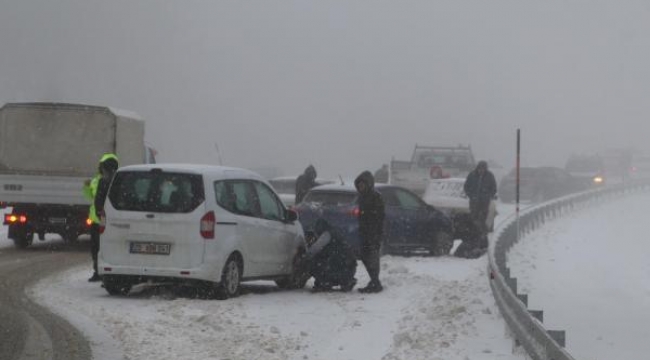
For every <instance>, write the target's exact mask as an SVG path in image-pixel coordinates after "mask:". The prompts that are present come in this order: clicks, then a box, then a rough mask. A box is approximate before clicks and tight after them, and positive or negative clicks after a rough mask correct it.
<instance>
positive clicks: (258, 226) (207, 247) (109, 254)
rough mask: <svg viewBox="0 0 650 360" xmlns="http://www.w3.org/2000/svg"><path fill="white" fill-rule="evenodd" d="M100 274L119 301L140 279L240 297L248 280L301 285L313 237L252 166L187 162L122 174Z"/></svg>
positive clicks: (114, 190)
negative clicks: (308, 242)
mask: <svg viewBox="0 0 650 360" xmlns="http://www.w3.org/2000/svg"><path fill="white" fill-rule="evenodd" d="M105 216H106V217H105V228H104V232H103V234H102V236H101V246H100V252H99V263H98V268H99V274H100V275H102V281H103V284H104V288H105V289H106V291H108V293H109V294H111V295H118V294H127V293H128V292H129V291H130V289H131V287H132V286H133V285H135V284H138V283H142V282H154V283H168V282H171V283H181V284H182V285H191V286H198V287H201V288H202V290H206V292H207V293H208V294H210V295H214V297H217V298H228V297H234V296H237V295H238V293H239V289H240V282H241V281H245V280H259V279H268V280H275V282H276V283H277V284H278V286H280V287H282V288H300V287H303V286H304V285H305V282H306V281H307V278H308V276H307V275H306V274H305V272H304V271H303V266H301V264H302V261H301V260H302V258H303V256H304V252H305V247H306V245H305V239H304V235H303V230H302V227H301V225H300V222H298V221H297V214H296V213H295V212H294V211H292V210H287V209H286V208H285V207H284V205H283V204H282V202H281V201H280V199H279V197H278V195H277V194H276V193H275V192H274V191H273V189H272V187H271V186H270V185H269V184H268V183H267V182H266V181H265V180H264V179H263V178H262V177H260V176H259V175H257V174H255V173H253V172H251V171H248V170H244V169H238V168H230V167H222V166H208V165H189V164H148V165H133V166H126V167H122V168H120V169H119V170H118V171H117V173H116V174H115V177H114V179H113V182H112V184H111V187H110V190H109V193H108V197H107V199H106V204H105Z"/></svg>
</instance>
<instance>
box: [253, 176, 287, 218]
mask: <svg viewBox="0 0 650 360" xmlns="http://www.w3.org/2000/svg"><path fill="white" fill-rule="evenodd" d="M255 189H256V190H257V196H258V198H259V202H260V212H261V215H262V217H263V218H265V219H269V220H282V218H283V213H284V212H283V211H282V206H281V205H280V202H279V201H278V200H277V198H276V196H275V195H274V194H273V191H271V189H269V188H268V186H266V185H265V184H263V183H261V182H255Z"/></svg>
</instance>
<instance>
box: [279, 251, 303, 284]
mask: <svg viewBox="0 0 650 360" xmlns="http://www.w3.org/2000/svg"><path fill="white" fill-rule="evenodd" d="M310 277H311V275H309V270H308V269H307V260H306V259H305V250H304V249H300V250H298V253H297V254H296V255H295V256H294V257H293V262H292V268H291V275H290V276H287V277H284V278H281V279H278V280H275V283H276V284H277V285H278V287H279V288H281V289H302V288H304V287H305V285H306V284H307V280H309V278H310Z"/></svg>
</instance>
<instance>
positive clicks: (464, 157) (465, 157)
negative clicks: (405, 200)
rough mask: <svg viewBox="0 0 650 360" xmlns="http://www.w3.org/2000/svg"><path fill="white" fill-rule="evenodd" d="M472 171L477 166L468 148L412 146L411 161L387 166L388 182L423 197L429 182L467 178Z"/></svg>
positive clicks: (395, 162) (396, 161) (391, 163)
mask: <svg viewBox="0 0 650 360" xmlns="http://www.w3.org/2000/svg"><path fill="white" fill-rule="evenodd" d="M475 167H476V162H475V160H474V155H473V154H472V149H471V147H469V146H462V145H459V146H456V147H451V146H421V145H415V149H414V150H413V155H412V156H411V160H410V161H400V160H392V161H391V162H390V176H389V182H390V183H391V184H393V185H397V186H402V187H404V188H407V189H409V190H411V191H413V192H415V193H416V194H418V195H422V194H424V191H425V190H426V188H427V185H428V184H429V180H431V179H440V178H448V177H466V176H467V174H469V173H470V171H472V170H474V168H475Z"/></svg>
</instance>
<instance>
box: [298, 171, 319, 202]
mask: <svg viewBox="0 0 650 360" xmlns="http://www.w3.org/2000/svg"><path fill="white" fill-rule="evenodd" d="M316 185H317V184H316V168H314V166H313V165H309V166H307V168H306V169H305V172H304V173H303V174H302V175H300V176H298V179H296V201H295V203H296V205H297V204H300V202H301V201H302V199H303V198H304V197H305V195H307V192H308V191H309V190H311V188H313V187H314V186H316Z"/></svg>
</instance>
